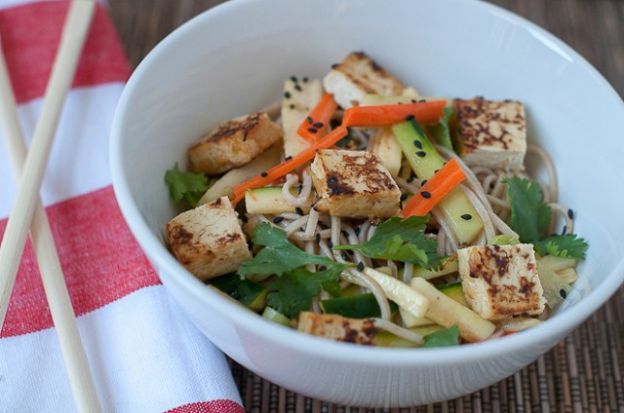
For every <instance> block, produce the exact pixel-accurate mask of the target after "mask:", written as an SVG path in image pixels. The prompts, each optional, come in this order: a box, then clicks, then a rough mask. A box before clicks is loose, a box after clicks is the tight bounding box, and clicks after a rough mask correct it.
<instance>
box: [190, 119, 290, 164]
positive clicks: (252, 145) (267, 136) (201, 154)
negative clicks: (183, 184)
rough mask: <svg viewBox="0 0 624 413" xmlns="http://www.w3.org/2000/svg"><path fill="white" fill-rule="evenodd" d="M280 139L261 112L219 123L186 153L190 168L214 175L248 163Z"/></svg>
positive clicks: (276, 127) (280, 136)
mask: <svg viewBox="0 0 624 413" xmlns="http://www.w3.org/2000/svg"><path fill="white" fill-rule="evenodd" d="M281 138H282V130H281V128H280V127H279V126H278V125H277V124H275V123H273V122H271V119H270V118H269V116H268V115H267V114H266V113H264V112H257V113H252V114H250V115H244V116H240V117H238V118H235V119H232V120H229V121H226V122H222V123H220V124H218V125H217V126H216V127H215V128H214V129H213V130H211V131H210V132H209V133H208V134H207V135H206V136H204V137H203V138H202V139H201V140H200V141H199V142H197V143H195V144H194V145H193V146H191V147H190V148H189V150H188V154H189V160H190V165H191V169H192V170H193V171H196V172H203V173H206V174H209V175H218V174H221V173H223V172H227V171H229V170H230V169H232V168H236V167H239V166H242V165H245V164H246V163H249V162H250V161H251V160H253V159H254V158H255V157H257V156H258V155H260V154H261V153H262V152H264V151H265V150H266V149H267V148H268V147H269V146H271V145H273V144H274V143H275V142H277V141H279V140H280V139H281Z"/></svg>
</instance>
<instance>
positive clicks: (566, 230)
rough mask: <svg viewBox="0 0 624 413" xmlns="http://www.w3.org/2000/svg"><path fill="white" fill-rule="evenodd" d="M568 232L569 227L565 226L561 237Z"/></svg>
mask: <svg viewBox="0 0 624 413" xmlns="http://www.w3.org/2000/svg"><path fill="white" fill-rule="evenodd" d="M566 232H568V226H567V225H564V226H563V228H562V229H561V235H565V234H566Z"/></svg>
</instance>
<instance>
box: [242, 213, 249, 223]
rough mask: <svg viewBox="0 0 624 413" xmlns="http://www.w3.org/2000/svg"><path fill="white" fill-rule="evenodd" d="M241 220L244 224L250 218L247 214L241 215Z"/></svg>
mask: <svg viewBox="0 0 624 413" xmlns="http://www.w3.org/2000/svg"><path fill="white" fill-rule="evenodd" d="M241 221H243V224H244V223H246V222H247V221H249V218H247V215H243V216H241Z"/></svg>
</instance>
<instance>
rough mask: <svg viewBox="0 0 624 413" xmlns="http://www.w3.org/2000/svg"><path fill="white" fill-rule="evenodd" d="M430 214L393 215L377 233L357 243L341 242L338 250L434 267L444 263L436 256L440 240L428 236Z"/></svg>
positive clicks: (380, 226) (337, 247)
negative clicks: (426, 228) (404, 216)
mask: <svg viewBox="0 0 624 413" xmlns="http://www.w3.org/2000/svg"><path fill="white" fill-rule="evenodd" d="M427 221H428V218H427V217H420V216H412V217H409V218H406V219H401V218H399V217H392V218H390V219H388V220H386V221H384V222H383V223H382V224H381V225H379V227H378V228H377V231H376V232H375V235H373V236H372V238H371V239H370V240H368V241H366V242H363V243H362V244H356V245H338V246H336V247H334V248H335V249H338V250H354V251H358V252H360V253H362V254H363V255H366V256H367V257H371V258H381V259H390V260H395V261H401V262H410V263H412V264H417V265H420V266H422V267H429V268H433V267H436V266H439V265H440V264H441V260H442V258H443V257H440V256H438V255H437V253H436V251H437V245H438V244H437V241H436V240H435V239H432V238H426V237H425V232H424V231H425V227H426V226H427Z"/></svg>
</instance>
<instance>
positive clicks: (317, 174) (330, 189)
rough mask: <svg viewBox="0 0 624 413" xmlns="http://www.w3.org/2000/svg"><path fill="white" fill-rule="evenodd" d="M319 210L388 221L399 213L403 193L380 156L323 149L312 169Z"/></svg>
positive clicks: (338, 214) (334, 214)
mask: <svg viewBox="0 0 624 413" xmlns="http://www.w3.org/2000/svg"><path fill="white" fill-rule="evenodd" d="M310 172H311V174H312V182H313V183H314V188H315V189H316V193H317V194H318V197H319V198H320V199H319V201H318V202H317V203H316V208H317V209H318V210H319V211H323V212H329V214H330V215H333V216H339V217H351V218H364V217H369V218H374V217H379V218H387V217H391V216H393V215H395V214H396V213H397V212H398V210H399V201H400V198H401V191H400V190H399V187H398V186H397V184H396V183H395V182H394V180H393V179H392V177H391V176H390V172H388V170H387V169H386V168H385V167H384V166H383V165H382V164H381V162H379V160H378V159H377V157H376V156H375V155H373V154H372V153H370V152H366V151H345V150H335V149H324V150H320V151H318V153H317V154H316V157H315V158H314V162H312V165H311V166H310Z"/></svg>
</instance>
